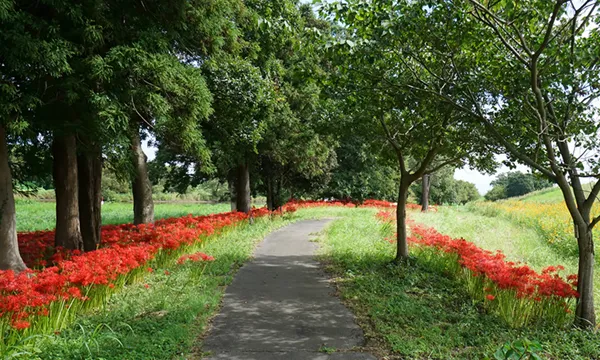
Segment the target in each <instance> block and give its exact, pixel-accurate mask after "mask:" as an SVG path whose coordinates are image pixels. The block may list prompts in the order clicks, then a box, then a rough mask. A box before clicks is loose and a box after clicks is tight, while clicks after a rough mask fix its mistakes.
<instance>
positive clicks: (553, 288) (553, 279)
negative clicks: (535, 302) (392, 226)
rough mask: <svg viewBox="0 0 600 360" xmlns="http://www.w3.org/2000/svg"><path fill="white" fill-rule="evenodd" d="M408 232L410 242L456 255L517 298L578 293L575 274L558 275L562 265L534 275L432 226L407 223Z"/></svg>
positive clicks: (499, 256) (525, 268) (463, 263)
mask: <svg viewBox="0 0 600 360" xmlns="http://www.w3.org/2000/svg"><path fill="white" fill-rule="evenodd" d="M411 232H412V234H413V235H414V236H411V237H409V239H408V240H409V241H410V242H412V243H415V244H419V245H424V246H429V247H434V248H436V249H438V250H440V251H443V252H445V253H451V254H455V255H457V256H458V258H459V261H460V264H461V266H463V267H464V268H467V269H469V270H470V271H471V273H472V274H473V275H474V276H485V277H486V278H487V279H489V280H491V281H492V282H493V283H494V284H495V285H496V286H497V287H498V288H499V289H509V290H514V291H515V292H516V294H517V298H523V297H527V298H532V299H535V298H541V297H560V298H567V299H568V298H576V297H578V296H579V295H578V293H577V291H576V290H575V289H576V287H577V275H570V276H569V277H568V278H567V281H565V280H564V279H563V278H562V277H560V276H559V274H558V272H559V271H560V270H564V268H563V267H562V266H556V267H554V266H550V267H548V268H546V269H544V270H543V271H542V273H541V274H538V273H537V272H535V271H534V270H533V269H531V268H530V267H528V266H527V265H521V264H517V263H514V262H510V261H509V262H506V261H505V258H506V256H505V255H504V254H502V253H501V252H500V251H498V252H495V253H494V252H491V251H488V250H483V249H481V248H479V247H477V246H476V245H475V244H473V243H471V242H469V241H466V240H465V239H452V238H451V237H449V236H446V235H442V234H440V233H439V232H437V231H436V230H435V229H432V228H427V227H424V226H422V225H417V224H411ZM488 299H489V300H493V299H492V298H490V297H488Z"/></svg>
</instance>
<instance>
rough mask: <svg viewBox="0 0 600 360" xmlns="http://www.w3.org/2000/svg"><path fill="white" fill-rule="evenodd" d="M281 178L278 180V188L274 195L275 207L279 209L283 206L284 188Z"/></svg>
mask: <svg viewBox="0 0 600 360" xmlns="http://www.w3.org/2000/svg"><path fill="white" fill-rule="evenodd" d="M282 181H283V180H281V178H280V179H279V180H277V186H276V187H275V193H274V194H273V207H274V208H275V209H279V208H280V207H282V206H283V196H282V195H281V188H282V187H283V186H282V184H281V182H282Z"/></svg>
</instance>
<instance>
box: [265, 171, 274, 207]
mask: <svg viewBox="0 0 600 360" xmlns="http://www.w3.org/2000/svg"><path fill="white" fill-rule="evenodd" d="M273 204H274V202H273V180H272V179H271V176H269V175H267V208H268V209H269V210H270V211H273V210H275V208H274V206H273Z"/></svg>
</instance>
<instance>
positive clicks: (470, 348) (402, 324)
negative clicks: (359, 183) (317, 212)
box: [321, 214, 600, 359]
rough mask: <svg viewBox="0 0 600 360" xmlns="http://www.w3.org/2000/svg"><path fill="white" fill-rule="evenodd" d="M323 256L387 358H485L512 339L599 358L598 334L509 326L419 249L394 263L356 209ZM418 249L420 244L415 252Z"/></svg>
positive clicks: (564, 354)
mask: <svg viewBox="0 0 600 360" xmlns="http://www.w3.org/2000/svg"><path fill="white" fill-rule="evenodd" d="M321 242H322V244H323V248H322V255H321V259H322V261H323V262H324V263H325V264H327V269H328V270H329V271H330V272H331V273H332V274H333V275H334V276H335V277H336V283H337V286H338V289H339V292H340V294H341V296H342V298H343V299H344V301H345V302H346V304H347V305H348V306H349V307H350V308H351V309H352V310H353V311H354V312H355V313H356V314H357V315H358V320H359V323H360V324H361V326H362V327H363V329H364V330H365V334H366V336H367V339H368V341H367V345H366V347H367V350H369V351H372V352H375V353H377V354H378V355H379V356H380V357H382V358H383V357H385V358H387V359H485V358H493V353H494V352H495V351H496V350H497V349H498V348H499V347H500V346H502V345H504V344H505V343H507V342H513V341H515V340H518V339H525V338H528V339H529V340H534V341H539V342H540V343H541V345H542V348H543V350H542V351H541V352H540V355H541V356H542V358H548V359H592V358H599V357H600V343H599V342H598V341H599V340H600V337H599V336H598V335H595V334H591V333H584V332H580V331H577V330H564V329H559V328H525V329H520V330H515V329H511V328H509V327H508V326H506V325H504V324H503V322H502V321H501V320H500V319H499V318H497V317H495V316H494V315H490V314H487V313H486V312H485V310H484V308H483V306H482V304H481V303H477V302H473V300H472V299H471V298H470V297H469V296H468V294H467V293H466V292H465V291H464V288H463V285H462V284H461V283H459V282H458V281H456V280H455V279H453V278H451V277H449V276H448V275H447V274H446V273H445V272H444V271H443V270H441V269H439V268H438V267H436V266H435V264H434V263H432V262H429V261H428V260H427V259H428V257H427V256H421V255H420V254H419V253H414V254H413V259H412V260H411V261H410V262H409V263H408V264H403V265H400V266H397V265H392V264H391V263H390V261H391V260H392V259H393V256H394V246H393V245H391V244H389V243H387V242H385V241H383V240H382V234H381V225H379V224H378V223H377V222H376V221H375V220H374V219H373V218H372V217H365V216H363V215H362V214H356V215H354V214H352V216H348V217H345V218H343V219H341V220H339V221H336V222H335V223H334V224H332V226H331V227H330V228H329V229H328V230H327V231H326V234H325V236H323V237H322V239H321ZM413 250H414V249H413Z"/></svg>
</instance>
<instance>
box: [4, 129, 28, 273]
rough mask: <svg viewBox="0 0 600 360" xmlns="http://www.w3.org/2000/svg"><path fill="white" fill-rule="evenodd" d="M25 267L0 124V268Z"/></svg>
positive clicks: (5, 147) (14, 268)
mask: <svg viewBox="0 0 600 360" xmlns="http://www.w3.org/2000/svg"><path fill="white" fill-rule="evenodd" d="M26 268H27V266H25V263H24V262H23V259H22V258H21V254H20V253H19V243H18V242H17V218H16V210H15V198H14V195H13V188H12V175H11V172H10V167H9V166H8V146H7V144H6V130H4V127H3V126H2V124H0V270H13V271H15V272H20V271H23V270H25V269H26Z"/></svg>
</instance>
